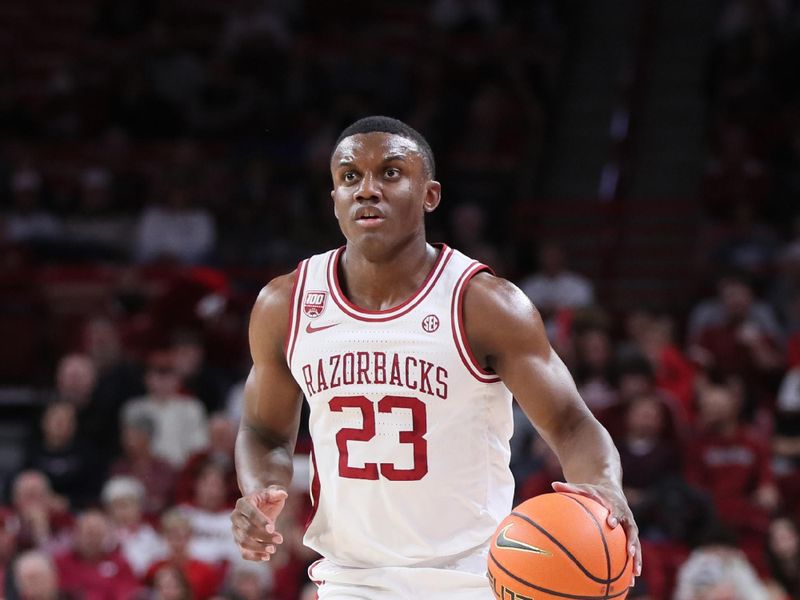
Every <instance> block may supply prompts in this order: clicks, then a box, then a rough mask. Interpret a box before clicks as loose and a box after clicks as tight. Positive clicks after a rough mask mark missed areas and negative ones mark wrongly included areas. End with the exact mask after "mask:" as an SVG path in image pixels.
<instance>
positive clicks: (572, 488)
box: [552, 481, 613, 512]
mask: <svg viewBox="0 0 800 600" xmlns="http://www.w3.org/2000/svg"><path fill="white" fill-rule="evenodd" d="M552 486H553V489H554V490H555V491H556V492H560V493H567V494H578V495H579V496H586V497H587V498H591V499H592V500H595V501H596V502H599V503H600V504H602V505H603V506H605V507H606V508H607V509H608V510H609V512H611V511H612V510H613V506H612V504H611V503H610V502H609V501H608V500H606V498H605V496H601V495H600V494H598V493H597V491H596V490H595V489H594V488H593V487H592V486H588V485H587V486H584V485H581V484H576V483H564V482H563V481H554V482H553V484H552Z"/></svg>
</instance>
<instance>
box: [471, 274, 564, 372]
mask: <svg viewBox="0 0 800 600" xmlns="http://www.w3.org/2000/svg"><path fill="white" fill-rule="evenodd" d="M463 311H464V313H463V314H464V323H465V328H466V334H467V338H468V340H469V342H470V345H472V347H473V349H474V350H476V351H477V352H478V354H479V355H483V356H484V357H491V356H497V355H499V354H501V353H506V352H515V351H517V352H525V353H531V352H532V353H536V354H538V353H546V352H547V351H548V348H549V343H548V341H547V337H546V335H545V333H544V324H543V322H542V318H541V316H540V315H539V311H537V310H536V308H535V307H534V306H533V304H532V303H531V301H530V299H529V298H528V297H527V296H526V295H525V294H524V293H523V292H522V291H521V290H520V289H519V288H518V287H517V286H516V285H514V284H513V283H511V282H510V281H508V280H507V279H503V278H502V277H497V276H495V275H492V274H491V273H487V272H482V273H479V274H477V275H475V277H473V278H472V279H471V280H470V282H469V284H468V286H467V290H466V292H465V294H464V305H463ZM489 362H491V360H489Z"/></svg>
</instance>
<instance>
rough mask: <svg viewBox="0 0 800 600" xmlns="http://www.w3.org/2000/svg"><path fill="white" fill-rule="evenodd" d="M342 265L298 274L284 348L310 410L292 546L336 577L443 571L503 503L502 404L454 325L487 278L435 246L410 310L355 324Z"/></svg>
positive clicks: (505, 441) (334, 255) (321, 263)
mask: <svg viewBox="0 0 800 600" xmlns="http://www.w3.org/2000/svg"><path fill="white" fill-rule="evenodd" d="M343 251H344V248H339V249H338V250H332V251H330V252H327V253H325V254H320V255H317V256H313V257H311V258H309V259H307V260H305V261H303V262H301V263H300V265H299V267H298V276H297V283H296V284H295V290H294V294H293V305H292V316H291V320H290V327H289V332H288V335H287V340H286V356H287V360H288V363H289V367H290V369H291V371H292V374H293V376H294V378H295V379H296V380H297V382H298V383H299V385H300V387H301V388H302V391H303V393H304V394H305V396H306V399H307V401H308V403H309V407H310V421H309V427H310V432H311V438H312V442H313V451H312V454H311V472H312V481H311V495H312V501H313V503H314V508H313V515H312V517H311V519H310V523H309V526H308V529H307V530H306V534H305V538H304V542H305V544H306V545H307V546H309V547H310V548H312V549H314V550H316V551H317V552H319V553H320V554H321V555H322V556H324V557H326V558H327V559H329V560H330V561H333V562H334V563H336V564H338V565H341V566H344V567H385V566H394V567H404V566H437V565H439V564H445V563H447V562H448V560H449V559H453V558H455V557H458V556H459V555H462V554H464V553H469V552H472V551H475V550H479V549H481V548H483V547H485V546H486V545H487V543H488V541H489V539H490V537H491V536H492V534H493V533H494V530H495V528H496V527H497V524H498V523H499V522H500V521H501V520H502V519H503V518H504V517H505V516H506V515H507V514H508V513H509V511H510V510H511V503H512V497H513V491H514V483H513V478H512V476H511V472H510V470H509V458H510V449H509V439H510V437H511V433H512V429H513V425H512V411H511V393H510V392H509V391H508V389H507V388H506V387H505V385H504V384H503V383H502V382H501V381H500V379H499V378H498V377H497V376H496V375H495V374H494V373H491V372H488V371H486V370H484V369H483V368H481V366H480V365H479V364H478V363H477V362H476V360H475V358H474V356H473V355H472V353H471V350H470V348H469V346H468V344H467V341H466V337H465V334H464V326H463V319H462V300H463V295H464V291H465V289H466V286H467V283H468V282H469V280H470V279H471V278H472V277H473V276H474V275H475V274H477V273H479V272H481V271H484V270H488V268H487V267H486V266H484V265H482V264H480V263H478V262H477V261H474V260H472V259H470V258H468V257H466V256H464V255H463V254H461V253H460V252H457V251H455V250H453V249H451V248H448V247H447V246H440V252H439V256H438V258H437V260H436V264H435V265H434V267H433V268H432V269H431V272H430V273H429V275H428V277H427V279H426V280H425V282H424V283H423V284H422V286H421V287H420V288H419V290H417V292H416V293H415V294H414V296H412V297H411V298H409V299H408V300H407V301H406V302H404V303H403V304H401V305H399V306H396V307H394V308H391V309H388V310H383V311H368V310H364V309H360V308H358V307H357V306H355V305H353V304H352V303H351V302H349V301H348V299H347V298H346V297H345V295H344V293H343V292H342V290H341V288H340V286H339V281H338V263H339V259H340V257H341V256H342V253H343ZM483 568H485V563H483Z"/></svg>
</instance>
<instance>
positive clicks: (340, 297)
mask: <svg viewBox="0 0 800 600" xmlns="http://www.w3.org/2000/svg"><path fill="white" fill-rule="evenodd" d="M431 245H432V246H434V247H437V248H439V255H438V256H437V257H436V261H435V262H434V263H433V266H432V267H431V270H430V271H429V272H428V275H427V276H426V277H425V280H424V281H423V282H422V284H421V285H420V286H419V288H417V290H416V291H415V292H414V293H413V294H412V295H411V296H410V297H409V298H407V299H406V300H404V301H403V302H402V303H400V304H398V305H397V306H393V307H392V308H387V309H385V310H368V309H366V308H361V307H360V306H357V305H355V304H353V303H352V302H351V301H350V300H349V299H348V298H347V296H345V294H344V292H343V291H342V288H341V285H340V282H339V262H340V260H341V257H342V254H343V253H344V250H345V248H346V246H341V247H340V248H337V249H336V250H333V251H331V254H330V256H329V257H328V268H327V271H328V287H329V288H330V290H331V296H332V297H333V300H334V302H336V305H337V306H338V307H339V308H340V309H342V310H343V311H344V312H345V313H346V314H347V315H349V316H351V317H353V318H355V319H359V320H362V321H388V320H390V319H396V318H398V317H401V316H403V315H405V314H407V313H409V312H410V311H412V310H413V309H414V308H415V307H416V306H417V305H418V304H419V303H420V302H422V301H423V300H424V299H425V297H426V296H427V295H428V294H429V293H430V291H431V290H432V289H433V287H434V285H436V282H437V281H438V279H439V277H440V276H441V274H442V272H443V271H444V268H445V266H446V265H447V263H448V261H449V260H450V257H451V256H452V255H453V249H452V248H450V247H448V246H447V244H440V243H435V244H431Z"/></svg>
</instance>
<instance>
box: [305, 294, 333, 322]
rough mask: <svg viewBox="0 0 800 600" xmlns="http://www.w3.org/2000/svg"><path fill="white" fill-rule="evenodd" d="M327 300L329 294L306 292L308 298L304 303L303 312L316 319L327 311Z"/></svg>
mask: <svg viewBox="0 0 800 600" xmlns="http://www.w3.org/2000/svg"><path fill="white" fill-rule="evenodd" d="M327 298H328V292H306V298H305V300H304V301H303V312H304V313H305V314H306V316H307V317H310V318H312V319H316V318H317V317H318V316H320V315H321V314H322V311H323V310H325V301H326V300H327Z"/></svg>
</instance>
